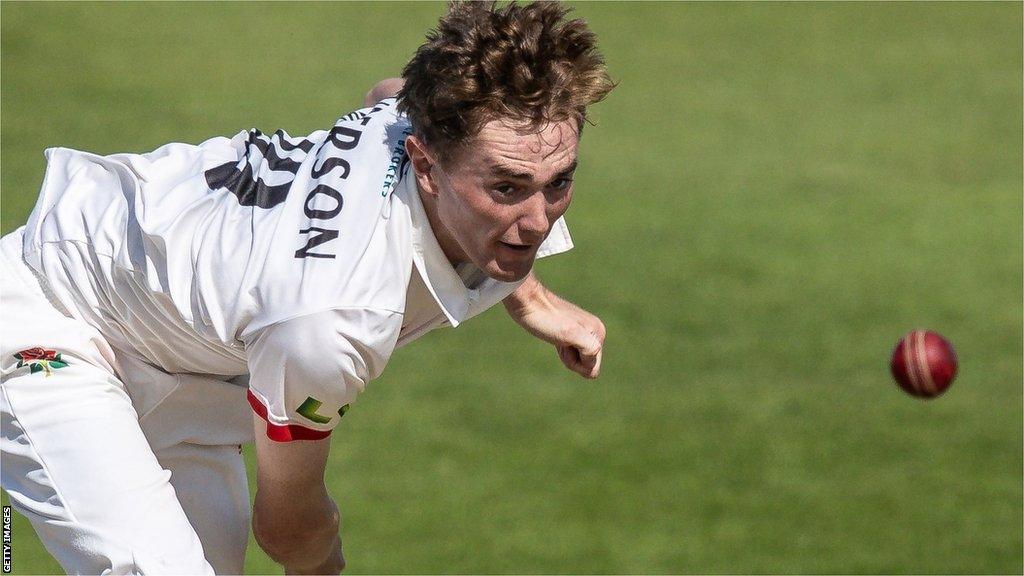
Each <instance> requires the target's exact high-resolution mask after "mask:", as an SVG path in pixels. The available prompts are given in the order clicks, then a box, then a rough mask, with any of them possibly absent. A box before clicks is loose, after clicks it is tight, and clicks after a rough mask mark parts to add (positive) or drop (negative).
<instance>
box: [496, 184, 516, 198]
mask: <svg viewBox="0 0 1024 576" xmlns="http://www.w3.org/2000/svg"><path fill="white" fill-rule="evenodd" d="M494 191H495V192H497V193H498V194H501V195H502V196H511V195H513V194H515V192H516V188H515V186H512V185H511V184H499V185H497V186H495V187H494Z"/></svg>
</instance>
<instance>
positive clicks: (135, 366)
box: [0, 3, 613, 574]
mask: <svg viewBox="0 0 1024 576" xmlns="http://www.w3.org/2000/svg"><path fill="white" fill-rule="evenodd" d="M612 86H613V84H612V83H611V81H610V80H609V78H608V76H607V73H606V72H605V67H604V63H603V60H602V58H601V56H600V55H599V53H598V52H597V49H596V40H595V37H594V36H593V34H592V33H591V32H590V31H589V30H588V28H587V26H586V24H585V23H584V22H583V21H580V20H568V19H567V18H566V9H565V8H563V7H561V6H559V5H557V4H553V3H537V4H530V5H522V6H521V5H508V6H504V7H501V8H496V7H495V6H494V5H493V4H491V3H465V4H462V3H459V4H454V5H453V6H452V7H451V8H450V10H449V12H448V14H447V15H446V16H444V17H443V18H442V19H441V21H440V23H439V26H438V28H437V30H436V32H433V33H431V35H430V36H429V37H428V40H427V42H426V43H425V44H424V45H423V46H421V47H420V48H419V50H418V51H417V52H416V54H415V55H414V56H413V58H412V60H411V61H410V62H409V63H408V65H407V66H406V67H405V69H404V70H403V73H402V78H401V79H393V80H388V81H384V82H382V83H381V84H379V85H378V86H377V87H375V88H374V89H373V90H371V92H370V93H369V94H368V100H369V101H368V102H367V103H366V104H367V105H366V107H364V108H362V109H360V110H357V111H355V112H352V113H350V114H347V115H345V116H343V117H342V118H341V119H340V120H339V121H338V122H337V123H336V124H334V126H333V127H331V128H330V129H328V130H320V131H316V132H313V133H312V134H309V135H308V136H304V137H292V136H289V135H288V134H286V133H285V132H283V131H277V132H274V133H273V134H264V133H261V132H260V131H258V130H249V131H247V132H242V133H240V134H238V135H236V136H235V137H233V138H213V139H210V140H207V141H206V142H203V143H202V144H199V145H188V144H168V145H166V146H163V147H161V148H159V149H157V150H155V151H153V152H151V153H148V154H115V155H111V156H97V155H95V154H90V153H87V152H80V151H76V150H69V149H65V148H53V149H49V150H47V152H46V157H47V170H46V175H45V179H44V182H43V186H42V190H41V192H40V195H39V200H38V202H37V204H36V206H35V208H34V210H33V212H32V214H31V216H30V217H29V220H28V223H27V224H26V225H25V226H23V227H21V228H19V229H18V230H16V231H14V232H13V233H11V234H9V235H7V236H5V237H3V238H2V239H0V267H2V273H0V283H2V284H0V288H2V297H3V314H2V336H3V337H2V342H0V358H2V360H0V368H2V402H0V416H2V454H3V467H2V485H3V487H4V488H5V489H6V490H7V492H8V493H9V495H10V498H11V501H12V503H13V505H14V506H15V507H16V508H17V509H18V510H19V511H20V512H21V513H23V514H24V515H25V516H27V517H28V518H29V520H30V521H31V523H32V525H33V526H34V528H35V530H36V532H37V533H38V535H39V537H40V539H41V540H42V542H43V543H44V544H45V546H46V548H47V550H49V551H50V553H52V554H53V556H54V557H55V558H56V559H57V560H58V561H59V562H60V563H61V565H62V566H63V567H64V569H66V570H67V571H68V572H69V573H92V574H98V573H112V574H129V573H131V574H137V573H138V574H209V573H218V574H224V573H227V574H232V573H240V572H241V571H242V568H243V561H244V557H245V547H246V542H247V537H248V529H249V526H250V522H251V526H252V530H253V533H254V534H255V537H256V541H257V542H258V543H259V545H260V546H261V547H262V548H263V549H264V550H265V551H266V552H267V554H268V555H269V556H270V557H271V558H273V559H274V560H275V561H276V562H279V563H280V564H282V565H283V567H284V569H285V571H286V572H288V573H293V574H337V573H338V572H339V571H340V570H341V569H342V568H343V567H344V558H343V555H342V546H341V540H340V537H339V512H338V508H337V506H336V505H335V503H334V501H333V500H332V499H331V497H330V495H329V494H328V493H327V490H326V487H325V484H324V474H325V467H326V463H327V458H328V454H329V450H330V440H331V433H332V431H333V430H334V429H335V428H336V427H337V426H338V425H339V423H340V422H341V421H342V419H343V417H344V415H345V414H346V412H347V411H348V410H350V409H354V408H353V406H354V404H355V401H356V398H357V396H358V395H359V393H360V392H362V391H363V390H364V388H366V385H367V383H368V382H370V381H371V380H373V379H374V378H376V377H378V376H379V375H380V374H381V372H382V371H383V370H384V368H385V366H386V365H387V363H388V359H389V358H390V357H391V355H392V354H393V353H394V351H395V350H396V349H398V348H401V347H402V346H404V345H406V344H409V343H410V342H412V341H414V340H416V339H417V338H419V337H420V336H423V335H424V334H426V333H427V332H430V331H431V330H433V329H435V328H438V327H441V326H453V327H454V326H458V325H459V324H461V323H462V322H464V321H466V320H467V319H469V318H471V317H473V316H475V315H477V314H479V313H480V312H482V311H484V310H486V309H487V308H489V307H491V306H493V305H495V304H497V303H498V302H502V303H503V304H504V306H505V308H506V310H507V311H508V313H509V315H510V316H511V317H512V318H513V319H514V320H515V321H516V322H517V323H519V324H520V325H521V326H522V327H523V328H524V329H525V330H527V331H528V332H529V333H530V334H532V335H534V336H536V337H538V338H541V339H543V340H545V341H547V342H550V343H551V344H553V345H554V346H555V347H556V349H557V351H558V355H559V357H560V358H561V360H562V362H563V363H564V364H565V365H566V366H567V367H568V368H570V369H571V370H573V371H575V372H577V373H579V374H581V375H583V376H585V377H588V378H593V377H596V376H597V375H598V374H599V371H600V364H601V355H602V347H603V341H604V336H605V333H604V326H603V325H602V323H601V321H600V320H599V319H597V318H596V317H595V316H593V315H591V314H589V313H588V312H586V311H584V310H581V309H580V308H578V307H576V306H574V305H572V304H571V303H569V302H567V301H565V300H563V299H561V298H559V297H558V296H556V295H555V294H553V293H552V292H550V291H549V290H547V289H546V288H545V287H543V286H542V285H541V284H540V282H539V281H538V280H537V279H536V278H535V277H534V276H533V275H532V272H531V270H532V266H533V262H534V260H535V259H536V258H538V257H544V256H548V255H552V254H557V253H559V252H563V251H565V250H568V249H569V248H571V246H572V242H571V239H570V236H569V232H568V229H567V228H566V224H565V222H564V220H563V218H562V216H563V214H564V213H565V211H566V209H567V208H568V207H569V204H570V201H571V199H572V194H573V184H572V180H573V173H574V170H575V169H576V166H577V144H578V142H579V137H580V131H581V129H582V127H583V123H584V121H585V119H586V109H587V107H588V106H589V105H590V104H592V103H594V102H597V101H598V100H600V99H601V98H603V97H604V96H605V95H606V94H607V93H608V91H609V90H611V88H612ZM396 92H397V93H396ZM395 96H397V97H395ZM471 352H472V351H466V353H471ZM251 441H255V452H256V458H257V462H258V471H257V481H256V486H257V491H256V495H255V502H254V504H253V505H252V508H251V510H250V504H249V495H248V491H247V483H246V473H245V467H244V465H243V461H242V456H241V446H240V445H241V444H243V443H246V442H251Z"/></svg>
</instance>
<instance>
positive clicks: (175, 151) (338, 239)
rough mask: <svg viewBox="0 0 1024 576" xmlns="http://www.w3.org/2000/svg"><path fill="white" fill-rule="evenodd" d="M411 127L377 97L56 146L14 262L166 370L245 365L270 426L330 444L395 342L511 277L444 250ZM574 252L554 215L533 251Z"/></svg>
mask: <svg viewBox="0 0 1024 576" xmlns="http://www.w3.org/2000/svg"><path fill="white" fill-rule="evenodd" d="M409 133H410V128H409V124H408V121H407V120H406V119H405V117H404V116H402V115H400V114H398V113H397V111H396V109H395V100H394V99H387V100H383V101H381V102H380V103H378V104H377V105H375V106H374V107H372V108H364V109H362V110H358V111H356V112H353V113H351V114H348V115H346V116H344V117H343V118H342V119H341V120H339V121H338V122H337V123H336V124H335V125H334V127H333V128H332V129H331V130H320V131H317V132H314V133H312V134H310V135H308V136H306V137H304V138H299V137H294V138H293V137H290V136H289V135H288V134H286V133H284V132H283V131H278V132H276V133H274V134H273V135H272V136H267V135H264V134H262V133H260V132H259V131H258V130H250V131H248V132H241V133H239V134H238V135H236V136H235V137H234V138H231V139H228V138H213V139H210V140H207V141H206V142H203V143H202V144H199V145H198V146H196V145H188V144H177V143H175V144H168V145H166V146H163V147H161V148H159V149H157V150H155V151H153V152H151V153H149V154H115V155H111V156H97V155H94V154H89V153H86V152H79V151H75V150H70V149H66V148H54V149H50V150H47V152H46V156H47V160H48V165H47V171H46V177H45V180H44V182H43V187H42V191H41V193H40V196H39V200H38V202H37V204H36V207H35V209H34V210H33V212H32V215H31V216H30V218H29V222H28V224H27V225H26V228H25V236H24V239H25V240H24V254H25V259H26V262H28V264H29V265H30V266H31V267H32V268H34V269H35V270H36V271H37V272H38V273H39V274H40V275H41V276H43V277H44V278H45V279H46V280H47V283H48V285H49V288H50V290H51V291H52V292H53V295H54V296H55V298H56V299H57V300H59V302H60V304H61V305H62V306H63V307H64V308H65V309H66V310H67V312H68V313H69V314H71V315H72V316H75V317H78V318H81V319H84V320H86V321H87V322H89V323H90V324H92V325H94V326H96V327H97V328H98V329H99V330H100V331H101V333H102V334H103V335H104V336H105V337H106V338H107V340H108V341H109V342H110V344H111V345H112V346H113V347H115V348H118V349H119V350H122V351H125V352H127V353H129V354H133V355H138V356H139V357H141V358H142V359H144V360H146V361H148V362H150V363H152V364H154V365H155V366H158V367H160V368H161V369H163V370H164V371H166V372H168V373H176V372H190V373H200V374H211V375H223V376H224V377H225V378H229V377H232V376H236V375H240V374H245V373H249V375H250V377H249V402H250V404H251V405H252V407H253V409H254V410H255V411H256V412H257V413H258V414H260V415H261V416H262V417H263V418H264V419H265V420H266V421H267V433H268V435H269V436H270V437H271V438H273V439H275V440H280V441H287V440H293V439H315V438H323V437H325V436H327V435H328V434H329V433H330V430H331V429H333V428H334V426H336V425H337V424H338V421H339V420H340V418H341V416H342V415H344V412H345V410H346V409H347V407H348V406H349V405H350V404H351V403H352V402H353V401H354V400H355V398H356V395H357V394H358V392H360V391H362V390H363V388H364V387H365V385H366V383H367V382H368V381H370V380H371V379H373V378H376V377H378V376H379V375H380V374H381V372H382V371H383V370H384V367H385V366H386V364H387V362H388V359H389V358H390V356H391V353H392V352H393V350H394V349H395V348H396V347H399V346H401V345H404V344H407V343H409V342H411V341H413V340H415V339H416V338H418V337H420V336H422V335H423V334H425V333H426V332H429V331H430V330H432V329H434V328H437V327H439V326H442V325H452V326H457V325H458V324H459V323H461V322H463V321H464V320H466V319H468V318H470V317H472V316H475V315H476V314H479V313H480V312H482V311H484V310H486V309H487V308H489V307H490V306H493V305H494V304H496V303H497V302H499V301H500V300H502V299H503V298H505V297H506V296H507V295H508V294H510V293H511V292H512V291H513V290H514V289H515V288H516V286H518V283H505V282H500V281H496V280H493V279H491V278H488V277H486V276H485V275H484V274H483V273H482V272H481V271H480V270H479V269H477V268H476V267H475V266H473V265H471V264H470V265H462V266H460V267H459V270H456V269H455V268H454V267H453V266H452V265H451V264H450V263H449V262H448V260H447V258H446V257H445V256H444V253H443V252H442V251H441V248H440V246H439V245H438V243H437V240H436V238H435V237H434V234H433V232H432V231H431V229H430V224H429V222H428V221H427V218H426V214H425V213H424V209H423V205H422V203H421V201H420V198H419V194H418V193H417V190H416V186H415V179H414V178H412V177H411V175H410V174H409V172H410V170H411V167H410V166H409V162H408V159H407V157H406V155H405V146H404V143H405V137H406V136H407V135H408V134H409ZM571 247H572V241H571V238H570V237H569V234H568V230H567V228H566V226H565V223H564V221H562V220H559V221H558V222H557V223H556V225H555V226H554V227H553V229H552V232H551V234H550V235H549V237H548V238H547V240H546V241H545V243H544V244H543V245H542V246H541V248H540V250H539V252H538V257H542V256H546V255H550V254H555V253H558V252H562V251H565V250H568V249H569V248H571ZM414 271H415V272H414ZM122 377H124V378H126V379H129V378H131V375H130V374H122ZM150 392H151V395H152V396H154V397H156V396H159V395H160V394H161V393H164V392H165V391H163V390H152V391H150Z"/></svg>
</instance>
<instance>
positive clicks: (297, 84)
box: [0, 2, 1024, 574]
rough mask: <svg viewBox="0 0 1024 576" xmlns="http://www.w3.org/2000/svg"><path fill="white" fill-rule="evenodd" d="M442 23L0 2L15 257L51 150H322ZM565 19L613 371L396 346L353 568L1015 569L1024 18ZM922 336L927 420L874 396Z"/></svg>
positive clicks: (356, 495) (539, 356)
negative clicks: (288, 143)
mask: <svg viewBox="0 0 1024 576" xmlns="http://www.w3.org/2000/svg"><path fill="white" fill-rule="evenodd" d="M443 9H444V6H443V5H442V4H440V3H388V4H366V3H338V4H335V3H326V4H321V3H316V4H312V3H298V4H293V3H288V4H273V3H271V4H266V3H220V4H206V3H170V4H164V3H129V4H120V3H117V4H109V3H103V4H94V3H21V2H3V3H2V5H0V26H2V30H0V45H2V48H0V49H2V52H0V55H2V58H0V60H2V70H0V79H2V99H0V116H2V117H0V120H2V129H0V154H2V171H0V186H2V203H3V209H2V229H3V231H4V232H8V231H10V230H12V229H14V228H15V227H17V226H18V225H20V224H21V223H23V222H24V220H25V218H26V216H27V214H28V212H29V211H30V210H31V207H32V204H33V202H34V200H35V196H36V193H37V191H38V188H39V185H40V183H41V180H42V174H43V170H44V162H43V156H42V151H43V149H44V148H46V147H48V146H54V145H61V146H69V147H74V148H80V149H85V150H89V151H93V152H98V153H114V152H122V151H136V152H142V151H148V150H151V149H154V148H156V147H158V146H160V145H162V144H164V143H166V142H170V141H183V142H199V141H202V140H204V139H206V138H208V137H211V136H214V135H232V134H234V133H236V132H238V131H239V130H241V129H247V128H250V127H259V128H261V129H263V130H275V129H277V128H284V129H286V130H288V131H289V132H290V133H292V134H305V133H308V132H310V131H312V130H315V129H319V128H324V127H329V126H330V125H331V124H332V123H333V122H334V120H335V119H336V118H337V117H339V116H341V115H342V114H344V113H345V112H347V111H349V110H350V109H353V108H355V107H357V104H358V103H359V102H360V100H361V97H362V95H363V93H364V92H365V91H366V90H367V89H368V87H369V86H370V85H372V84H373V82H375V81H376V80H378V79H380V78H383V77H387V76H390V75H395V74H396V73H397V72H398V71H399V70H400V69H401V67H402V65H403V64H404V63H405V61H406V60H407V59H408V57H409V56H410V55H411V54H412V52H413V51H414V50H415V48H416V47H417V46H418V45H419V44H420V42H421V41H422V39H423V36H424V34H425V33H426V31H427V30H428V29H429V28H431V27H433V25H434V24H435V23H436V19H437V17H438V16H439V15H440V14H441V13H442V11H443ZM576 13H577V14H578V15H579V16H581V17H584V18H586V19H587V20H588V21H589V22H590V24H591V25H592V27H593V28H594V30H595V31H596V32H597V33H598V35H599V37H600V39H601V45H602V48H603V50H604V52H605V54H606V56H607V60H608V63H609V67H610V70H611V72H612V74H613V76H614V77H615V78H616V79H617V80H618V81H619V82H620V85H619V87H618V88H617V90H615V91H614V92H613V93H612V94H611V96H610V97H609V98H608V100H607V101H606V102H604V103H602V104H599V105H598V106H596V107H595V108H594V109H593V111H592V116H593V119H594V120H595V122H596V124H597V125H596V126H595V127H590V128H588V130H587V131H586V134H585V135H584V140H583V145H582V150H581V167H580V170H579V172H578V176H577V185H576V190H577V192H576V201H575V203H574V205H573V208H572V210H571V211H570V213H569V215H568V218H569V222H570V226H571V227H572V230H573V233H574V237H575V240H576V243H577V248H576V249H575V250H573V251H572V252H570V253H569V254H567V255H564V256H559V257H555V258H552V259H550V260H546V261H543V262H541V263H540V264H539V265H538V269H539V274H540V276H541V277H542V278H543V279H544V281H545V282H546V283H548V284H549V285H550V286H551V287H552V288H553V289H555V290H556V291H558V292H560V293H561V294H563V295H565V296H566V297H568V298H570V299H572V300H574V301H576V302H578V303H579V304H581V305H582V306H584V307H586V308H588V309H590V310H592V311H594V312H596V313H598V314H599V315H600V316H601V317H602V318H603V319H604V321H605V322H606V324H607V326H608V333H609V335H608V341H607V351H606V358H605V363H604V371H603V376H602V378H601V379H600V380H598V381H596V382H587V381H583V380H581V379H578V378H576V377H573V376H572V375H571V374H569V373H568V372H565V371H563V370H561V369H560V367H559V364H558V362H557V359H556V357H555V354H554V352H553V351H552V350H549V349H548V348H547V347H546V346H545V345H543V344H541V343H539V342H535V341H533V340H531V339H530V338H529V337H527V336H526V335H525V334H523V333H522V332H521V331H520V330H518V329H517V328H516V327H515V326H514V325H513V324H512V323H511V322H510V321H509V320H508V319H507V318H505V317H504V313H503V312H502V311H501V310H500V307H499V309H497V310H492V311H490V312H489V313H487V314H485V315H484V316H483V317H481V318H479V319H477V320H475V321H473V322H470V323H468V324H467V325H466V326H465V327H462V328H459V329H458V330H449V331H442V332H440V333H435V334H433V335H431V336H430V337H428V338H426V339H424V340H421V341H420V342H417V343H416V344H415V345H413V346H411V347H409V348H406V349H403V350H402V351H401V352H400V353H399V354H397V355H396V356H395V357H394V359H393V361H392V362H391V364H390V366H389V367H388V370H387V372H386V373H385V374H384V376H383V377H382V378H381V379H380V380H379V381H377V382H375V383H374V384H372V385H371V386H370V387H369V388H368V390H367V392H366V393H365V394H364V395H363V396H362V398H361V400H360V402H359V406H358V410H353V411H352V412H351V413H350V414H349V415H348V417H347V418H345V422H344V425H343V426H342V428H341V429H340V430H338V431H337V432H336V433H335V435H334V448H333V450H334V452H333V456H332V458H333V460H332V463H331V471H332V476H331V478H330V479H329V481H330V485H331V490H332V493H333V494H334V495H335V496H336V497H337V499H338V501H339V504H340V507H341V509H342V511H343V515H344V520H343V522H344V527H343V535H344V539H345V543H346V555H347V558H348V561H349V569H348V571H349V572H351V573H432V572H466V573H474V572H475V573H496V572H529V573H538V572H540V573H550V572H572V573H611V572H630V573H664V572H690V573H692V572H699V573H712V572H714V573H720V572H731V573H737V572H738V573H744V572H749V573H761V572H785V573H791V572H803V573H817V572H839V573H873V572H875V573H877V572H880V573H936V574H938V573H1018V574H1019V573H1021V572H1022V571H1024V566H1022V506H1024V501H1022V442H1024V438H1022V274H1021V272H1022V166H1021V162H1022V113H1021V106H1022V93H1021V86H1022V74H1021V70H1022V57H1021V54H1022V32H1021V30H1022V5H1021V4H1020V3H893V4H876V3H853V4H840V3H835V4H833V3H828V4H810V3H798V4H777V3H756V4H751V3H723V4H718V3H712V4H705V3H694V4H680V3H629V4H624V3H593V4H591V3H585V4H578V5H576ZM916 327H927V328H930V329H933V330H937V331H939V332H942V333H943V334H945V335H946V336H947V337H949V338H950V339H951V340H952V341H953V342H954V344H955V345H956V347H957V351H958V353H959V355H960V360H961V367H960V375H959V378H958V381H957V382H956V383H955V384H954V386H953V387H952V389H951V390H950V391H949V392H948V393H947V394H946V395H945V396H943V397H942V398H940V399H938V400H934V401H929V402H922V401H918V400H914V399H911V398H909V397H907V396H904V395H903V394H902V393H901V392H900V391H899V390H898V389H897V388H896V387H895V386H894V385H893V384H892V382H891V380H890V377H889V375H888V368H887V361H888V355H889V353H890V350H891V348H892V346H893V345H894V343H895V341H896V340H897V339H898V338H899V336H900V335H902V334H903V333H905V332H906V331H908V330H910V329H912V328H916ZM248 455H249V456H250V457H251V453H248ZM250 462H251V459H250ZM4 503H5V504H6V503H7V498H6V495H5V496H4ZM13 533H14V544H15V546H14V558H13V560H14V568H15V573H19V574H26V573H50V572H59V566H58V565H57V564H56V563H55V562H54V561H53V560H52V559H51V558H49V557H48V556H47V555H46V553H45V551H44V550H43V549H42V547H41V546H40V545H39V544H38V541H37V540H36V539H35V537H34V535H33V534H32V530H31V527H30V526H29V525H28V523H27V522H25V521H24V518H22V517H21V516H20V515H18V514H15V523H14V526H13ZM246 569H247V571H248V572H253V573H280V569H279V567H277V566H275V565H274V564H273V563H271V562H270V561H269V560H268V559H267V558H266V556H265V555H263V553H262V552H261V551H260V550H259V549H258V547H256V546H255V544H251V545H250V550H249V554H248V559H247V564H246Z"/></svg>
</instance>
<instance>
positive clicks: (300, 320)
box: [246, 308, 402, 442]
mask: <svg viewBox="0 0 1024 576" xmlns="http://www.w3.org/2000/svg"><path fill="white" fill-rule="evenodd" d="M401 326H402V315H401V314H399V313H396V312H392V311H386V310H372V309H357V308H353V309H336V310H327V311H323V312H317V313H313V314H308V315H305V316H299V317H297V318H292V319H289V320H284V321H281V322H277V323H275V324H271V325H270V326H267V327H266V328H263V329H261V330H259V331H258V332H256V333H255V334H254V335H253V336H252V337H251V338H250V340H249V341H248V342H246V352H247V355H248V362H249V374H250V377H249V392H248V397H249V404H250V406H252V409H253V411H255V412H256V414H258V415H259V416H260V417H261V418H263V419H264V420H266V422H267V436H268V437H269V438H270V439H272V440H276V441H278V442H290V441H292V440H319V439H322V438H326V437H327V436H328V435H330V433H331V430H333V429H334V427H335V426H337V425H338V422H339V421H340V420H341V417H342V416H344V415H345V412H346V411H347V410H348V408H349V406H350V405H351V404H352V403H353V402H354V401H355V399H356V395H358V394H359V393H360V392H362V391H363V389H364V388H365V387H366V383H367V382H369V381H370V380H371V379H373V378H376V377H378V376H379V375H380V374H381V372H383V371H384V366H385V365H386V364H387V361H388V358H390V356H391V352H392V351H393V350H394V347H395V342H396V340H397V338H398V333H399V331H400V330H401Z"/></svg>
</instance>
